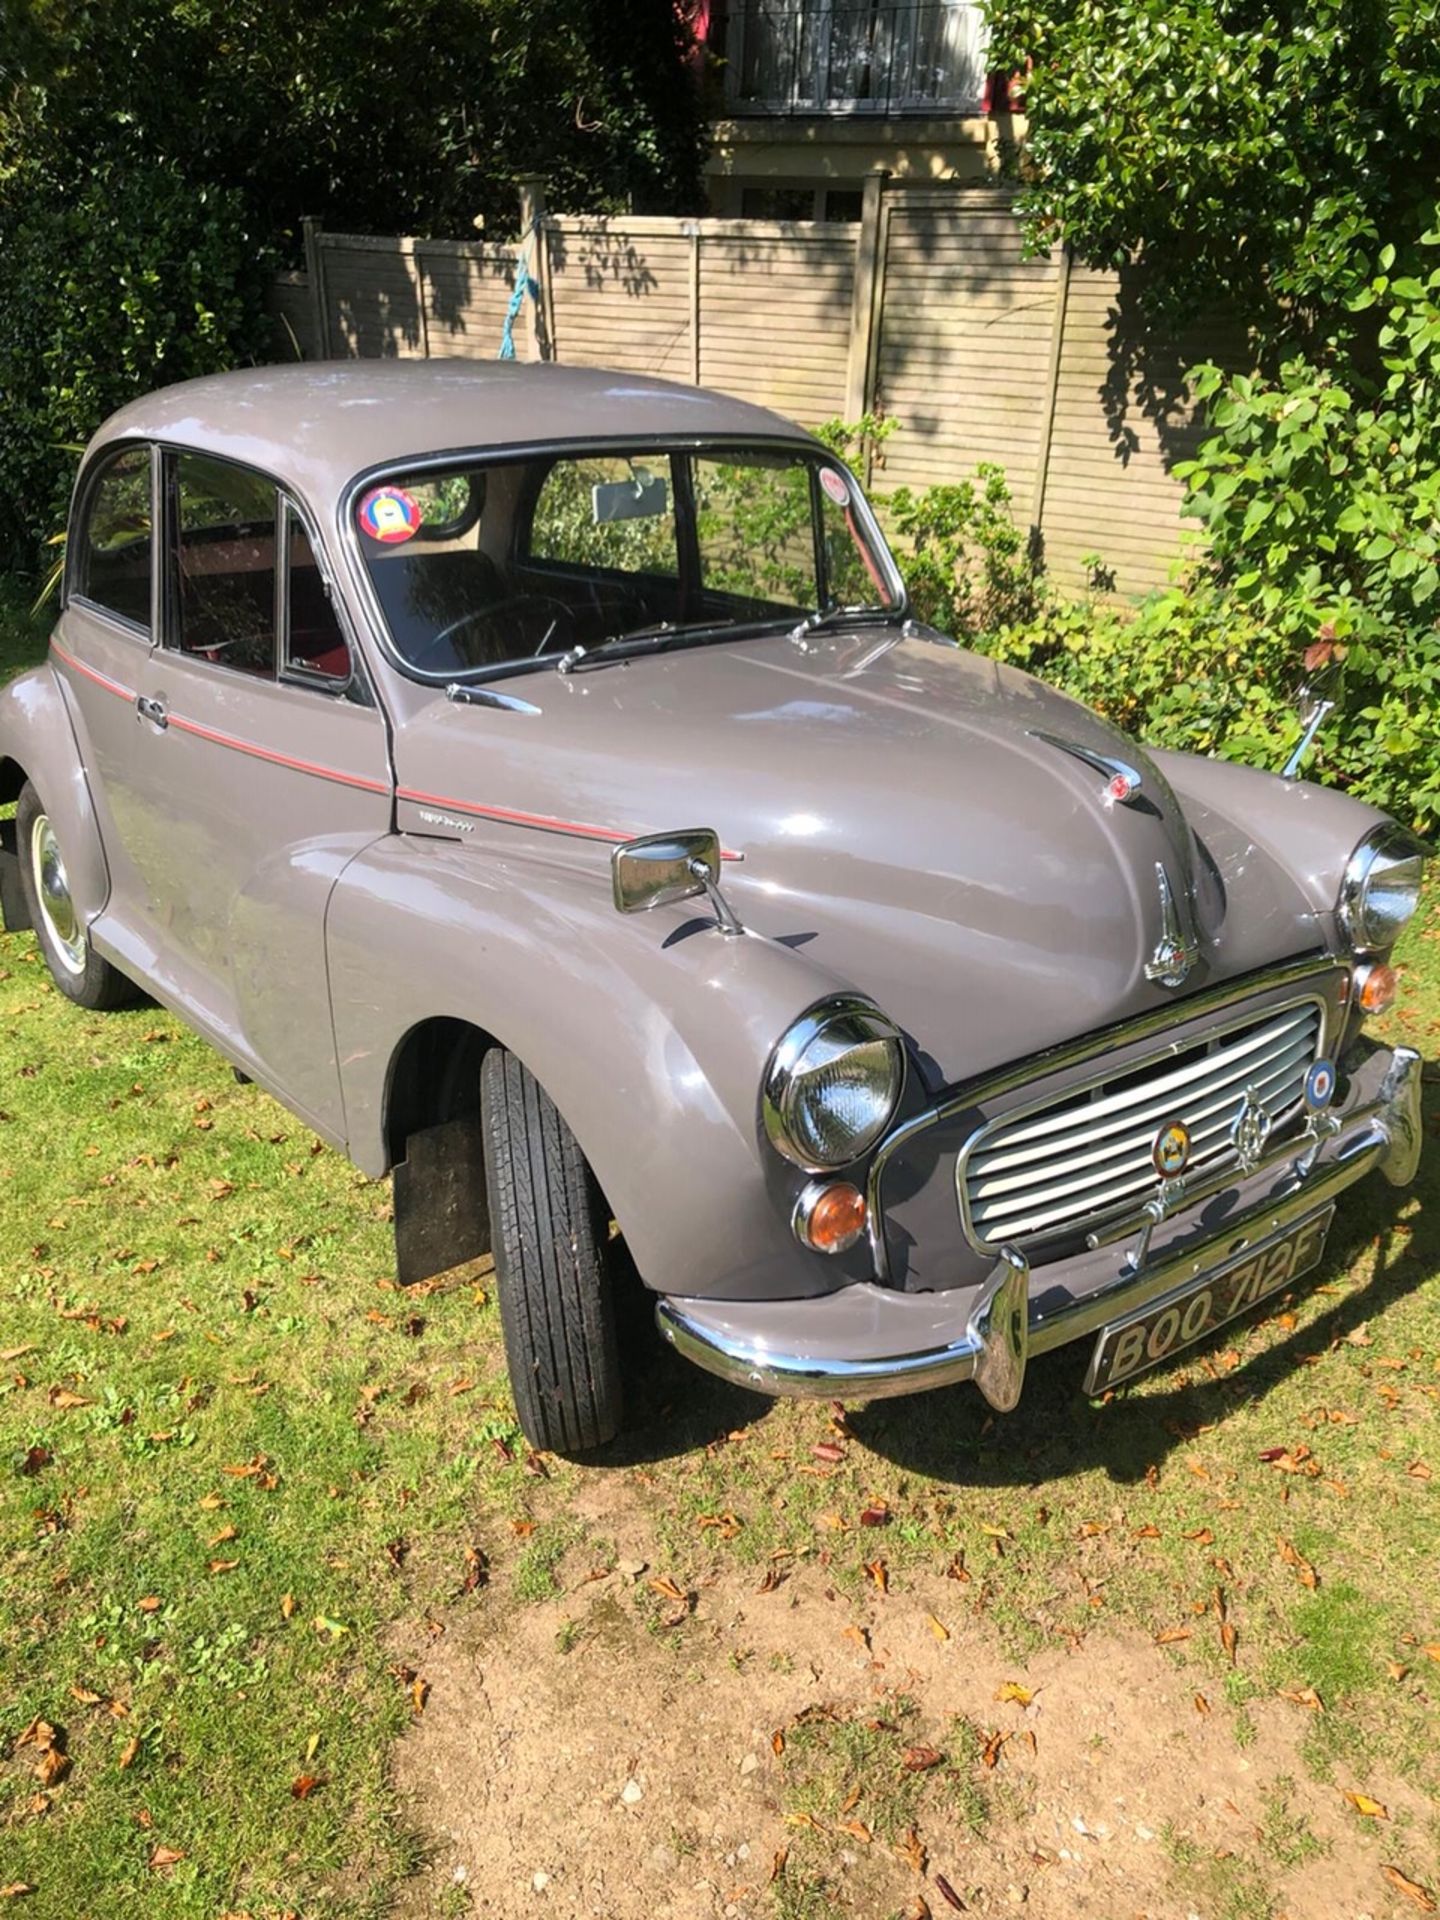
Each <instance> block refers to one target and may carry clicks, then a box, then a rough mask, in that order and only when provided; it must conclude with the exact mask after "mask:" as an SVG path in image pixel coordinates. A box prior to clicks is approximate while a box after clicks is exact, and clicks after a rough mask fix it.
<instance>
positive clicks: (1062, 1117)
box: [960, 1000, 1321, 1250]
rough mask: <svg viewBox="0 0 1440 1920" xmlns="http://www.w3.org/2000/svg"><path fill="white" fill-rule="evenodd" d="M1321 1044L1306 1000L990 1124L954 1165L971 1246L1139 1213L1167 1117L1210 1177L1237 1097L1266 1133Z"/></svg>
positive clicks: (1284, 1111) (1279, 1120) (1226, 1148)
mask: <svg viewBox="0 0 1440 1920" xmlns="http://www.w3.org/2000/svg"><path fill="white" fill-rule="evenodd" d="M1320 1035H1321V1018H1320V1008H1319V1006H1318V1005H1317V1004H1316V1003H1315V1002H1314V1001H1313V1000H1307V1001H1305V1002H1303V1003H1302V1004H1301V1005H1299V1006H1293V1007H1286V1008H1285V1009H1284V1010H1283V1011H1281V1012H1279V1013H1276V1014H1273V1015H1270V1016H1267V1017H1262V1018H1260V1019H1257V1020H1253V1021H1251V1022H1249V1023H1248V1024H1247V1025H1245V1026H1242V1027H1239V1028H1234V1027H1232V1028H1231V1029H1230V1030H1229V1031H1228V1032H1226V1033H1224V1034H1222V1035H1220V1036H1218V1037H1216V1038H1213V1039H1211V1040H1208V1041H1202V1042H1199V1043H1197V1044H1196V1045H1195V1046H1193V1047H1189V1048H1187V1049H1186V1050H1185V1051H1184V1052H1183V1053H1179V1054H1176V1053H1175V1052H1173V1051H1167V1052H1166V1053H1165V1054H1164V1055H1163V1056H1161V1057H1159V1058H1157V1059H1154V1060H1151V1061H1149V1062H1147V1063H1145V1064H1144V1065H1142V1066H1140V1067H1132V1068H1130V1069H1128V1070H1126V1071H1125V1072H1124V1073H1116V1074H1112V1075H1110V1076H1109V1077H1108V1078H1106V1079H1103V1080H1100V1081H1097V1082H1094V1083H1092V1084H1091V1085H1089V1086H1087V1087H1085V1088H1084V1089H1083V1090H1082V1091H1080V1092H1078V1093H1076V1092H1073V1091H1072V1092H1067V1093H1064V1094H1061V1095H1059V1096H1058V1097H1057V1098H1056V1099H1055V1100H1054V1101H1053V1102H1052V1103H1050V1104H1048V1105H1046V1106H1043V1107H1039V1108H1036V1107H1029V1108H1026V1109H1025V1110H1024V1111H1022V1112H1020V1113H1017V1114H1016V1115H1015V1116H1014V1117H1013V1118H1006V1119H1001V1120H997V1121H995V1122H994V1123H993V1124H992V1125H990V1126H987V1127H985V1128H983V1129H982V1130H981V1131H980V1133H979V1134H977V1135H976V1136H975V1138H974V1140H973V1141H972V1143H971V1145H970V1147H969V1150H968V1151H967V1152H966V1153H965V1155H964V1156H963V1159H962V1167H961V1174H960V1191H961V1199H962V1205H963V1209H964V1214H965V1224H966V1229H967V1232H968V1234H969V1237H970V1239H971V1240H972V1241H973V1242H974V1243H975V1244H976V1245H977V1246H980V1247H982V1248H984V1249H986V1250H989V1249H992V1248H994V1247H997V1246H1000V1245H1002V1244H1009V1243H1011V1242H1015V1243H1017V1244H1019V1245H1021V1246H1023V1245H1024V1244H1025V1243H1026V1242H1027V1241H1033V1240H1037V1239H1045V1240H1048V1239H1051V1238H1052V1237H1054V1236H1058V1235H1067V1234H1078V1233H1081V1232H1083V1231H1086V1230H1089V1229H1091V1228H1093V1227H1095V1226H1096V1225H1098V1224H1099V1223H1100V1222H1102V1221H1104V1220H1106V1219H1113V1218H1121V1217H1123V1216H1124V1215H1126V1214H1127V1213H1130V1212H1134V1211H1136V1210H1138V1208H1139V1207H1140V1206H1141V1205H1143V1203H1144V1201H1145V1200H1146V1199H1147V1198H1148V1197H1149V1195H1150V1193H1151V1192H1153V1191H1154V1188H1155V1185H1156V1180H1157V1175H1156V1172H1155V1169H1154V1166H1153V1164H1152V1162H1151V1158H1150V1155H1151V1148H1152V1146H1153V1143H1154V1140H1155V1135H1156V1133H1157V1132H1158V1131H1159V1129H1160V1128H1161V1127H1163V1126H1164V1125H1165V1124H1166V1123H1167V1122H1168V1121H1171V1120H1183V1121H1184V1122H1185V1124H1186V1126H1187V1127H1188V1128H1189V1129H1190V1137H1191V1142H1192V1146H1191V1156H1190V1166H1191V1169H1193V1170H1194V1171H1195V1172H1197V1173H1199V1174H1202V1175H1203V1174H1204V1173H1206V1172H1210V1173H1214V1172H1218V1171H1220V1170H1221V1169H1223V1168H1224V1166H1225V1165H1226V1164H1227V1163H1228V1162H1233V1161H1234V1160H1235V1158H1236V1154H1235V1149H1234V1146H1233V1145H1232V1143H1231V1139H1230V1130H1231V1128H1232V1127H1233V1125H1234V1123H1235V1118H1236V1114H1237V1112H1238V1110H1239V1107H1240V1103H1241V1101H1242V1099H1243V1098H1244V1096H1245V1094H1246V1093H1247V1092H1250V1093H1252V1094H1253V1095H1254V1097H1255V1098H1256V1099H1257V1100H1258V1101H1259V1102H1260V1103H1261V1104H1262V1105H1263V1106H1264V1107H1265V1109H1266V1110H1267V1112H1268V1113H1269V1115H1270V1119H1271V1123H1272V1131H1273V1130H1274V1128H1276V1127H1279V1126H1280V1125H1282V1124H1283V1122H1284V1121H1285V1120H1286V1119H1288V1118H1289V1117H1290V1116H1291V1115H1292V1114H1294V1113H1295V1112H1296V1111H1297V1110H1298V1108H1299V1106H1300V1103H1301V1099H1302V1095H1303V1092H1304V1085H1305V1072H1306V1069H1307V1068H1308V1067H1309V1065H1310V1063H1311V1061H1312V1060H1314V1059H1315V1057H1316V1055H1317V1053H1318V1051H1319V1047H1320Z"/></svg>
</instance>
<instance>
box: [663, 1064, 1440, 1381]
mask: <svg viewBox="0 0 1440 1920" xmlns="http://www.w3.org/2000/svg"><path fill="white" fill-rule="evenodd" d="M1419 1118H1420V1055H1419V1054H1418V1053H1417V1052H1416V1051H1415V1049H1414V1048H1413V1047H1397V1048H1396V1049H1395V1051H1394V1054H1393V1055H1392V1057H1391V1061H1390V1064H1389V1067H1388V1068H1387V1070H1386V1073H1385V1077H1384V1080H1383V1082H1382V1084H1381V1087H1380V1091H1379V1096H1378V1098H1377V1099H1376V1100H1374V1101H1373V1102H1372V1103H1370V1104H1369V1105H1367V1106H1365V1107H1363V1108H1361V1109H1359V1110H1358V1111H1357V1112H1355V1113H1353V1114H1351V1115H1350V1116H1349V1117H1348V1120H1347V1123H1346V1125H1345V1127H1344V1130H1343V1131H1342V1132H1341V1133H1340V1134H1339V1135H1338V1136H1336V1138H1335V1141H1334V1145H1333V1149H1332V1151H1331V1154H1330V1157H1329V1158H1327V1159H1326V1160H1325V1161H1324V1162H1323V1163H1322V1164H1321V1165H1319V1166H1314V1163H1313V1162H1312V1163H1311V1164H1312V1168H1313V1171H1310V1172H1308V1173H1303V1174H1302V1173H1299V1172H1296V1173H1295V1174H1293V1175H1292V1183H1291V1184H1290V1186H1289V1187H1288V1189H1287V1190H1286V1191H1285V1192H1283V1193H1282V1194H1280V1195H1279V1196H1278V1197H1277V1196H1274V1195H1272V1196H1270V1197H1268V1198H1267V1199H1265V1200H1264V1201H1262V1202H1261V1203H1260V1204H1259V1205H1257V1206H1253V1207H1251V1208H1249V1209H1247V1210H1246V1212H1244V1213H1242V1214H1238V1215H1237V1216H1236V1217H1235V1218H1234V1219H1233V1220H1230V1221H1227V1222H1226V1223H1225V1224H1224V1226H1223V1227H1222V1228H1221V1229H1220V1230H1219V1231H1218V1232H1217V1233H1215V1234H1214V1235H1212V1236H1211V1237H1210V1238H1209V1239H1208V1240H1206V1241H1204V1242H1203V1243H1202V1244H1201V1245H1199V1246H1198V1247H1197V1246H1193V1245H1192V1246H1189V1247H1187V1248H1185V1249H1183V1250H1182V1251H1180V1252H1178V1253H1173V1254H1170V1255H1168V1257H1167V1256H1165V1255H1162V1256H1161V1257H1160V1258H1159V1259H1157V1260H1156V1261H1155V1262H1154V1263H1153V1264H1152V1265H1150V1266H1147V1267H1146V1268H1145V1270H1144V1271H1143V1272H1141V1273H1138V1274H1137V1273H1134V1272H1131V1271H1129V1270H1127V1269H1124V1268H1122V1269H1121V1270H1120V1271H1119V1272H1118V1273H1117V1274H1116V1276H1115V1278H1114V1280H1113V1281H1112V1282H1111V1283H1110V1284H1109V1285H1107V1286H1104V1287H1100V1288H1098V1289H1097V1290H1096V1291H1095V1292H1094V1293H1090V1294H1085V1295H1082V1296H1081V1297H1079V1298H1078V1299H1077V1298H1072V1299H1069V1300H1062V1301H1061V1302H1060V1303H1059V1304H1057V1305H1055V1306H1052V1307H1051V1308H1050V1309H1049V1310H1048V1311H1047V1310H1046V1309H1045V1308H1044V1307H1043V1306H1042V1305H1040V1304H1039V1303H1037V1302H1036V1301H1033V1300H1032V1301H1031V1302H1030V1303H1029V1310H1028V1314H1027V1321H1026V1327H1025V1331H1024V1333H1023V1334H1022V1333H1020V1332H1019V1330H1018V1329H1017V1328H1014V1327H1013V1326H1012V1327H1009V1328H1004V1327H1001V1326H993V1327H992V1324H991V1320H992V1319H993V1316H987V1315H986V1314H984V1313H977V1311H976V1308H977V1305H979V1304H983V1303H984V1302H986V1301H987V1300H990V1301H995V1302H996V1303H999V1304H1002V1306H1003V1304H1007V1299H1006V1296H1007V1295H1008V1296H1009V1299H1010V1300H1013V1297H1014V1293H1015V1290H1016V1276H1017V1274H1019V1273H1020V1272H1022V1271H1023V1269H1024V1263H1023V1259H1022V1258H1021V1257H1020V1256H1018V1255H1008V1254H1007V1256H1006V1258H1005V1259H1004V1260H1002V1262H1001V1263H1000V1264H999V1266H998V1267H997V1269H996V1272H995V1273H994V1274H992V1275H991V1277H990V1280H989V1281H988V1282H987V1283H986V1284H985V1286H984V1287H983V1288H982V1289H981V1295H980V1302H979V1303H977V1301H976V1298H975V1295H974V1293H973V1291H972V1292H970V1293H967V1294H966V1296H965V1299H966V1301H968V1302H969V1303H970V1308H971V1310H970V1314H969V1317H968V1318H967V1319H966V1321H965V1322H964V1323H963V1326H962V1329H961V1331H960V1332H959V1333H958V1334H957V1337H956V1338H955V1339H954V1340H952V1341H949V1342H947V1343H946V1344H944V1345H940V1346H934V1347H928V1348H925V1349H923V1350H922V1351H919V1352H915V1353H901V1354H887V1355H882V1356H879V1357H867V1356H865V1355H855V1356H853V1357H852V1356H849V1355H846V1356H844V1357H836V1356H834V1355H827V1356H824V1357H820V1358H815V1357H811V1356H809V1355H806V1354H804V1353H797V1352H794V1351H788V1352H787V1351H781V1350H779V1349H776V1348H772V1347H770V1346H768V1345H767V1344H766V1343H765V1342H764V1341H763V1340H760V1339H745V1338H742V1337H739V1336H735V1337H730V1336H726V1335H722V1334H720V1333H719V1332H718V1331H717V1330H716V1329H715V1328H714V1327H713V1326H710V1325H707V1324H704V1322H703V1321H702V1319H701V1317H700V1314H699V1311H698V1310H699V1309H702V1308H703V1307H705V1306H706V1305H708V1304H709V1303H707V1302H703V1301H693V1302H692V1301H686V1300H681V1299H662V1300H660V1301H659V1302H658V1304H657V1306H656V1309H655V1317H656V1320H657V1322H658V1323H659V1326H660V1330H661V1332H662V1333H663V1335H664V1336H665V1338H666V1339H667V1340H668V1341H669V1342H670V1344H671V1346H673V1347H674V1348H675V1349H676V1351H677V1352H678V1353H682V1354H684V1356H685V1357H686V1358H687V1359H689V1360H693V1361H694V1362H695V1363H696V1364H697V1365H698V1366H701V1367H703V1368H705V1369H706V1371H707V1372H710V1373H714V1374H718V1375H719V1376H720V1377H721V1378H722V1379H724V1380H728V1381H730V1382H732V1383H733V1384H734V1385H736V1386H740V1387H746V1388H749V1389H750V1390H751V1391H752V1392H760V1393H768V1394H775V1395H779V1396H785V1397H789V1398H799V1399H825V1398H828V1397H830V1396H832V1395H838V1396H840V1397H842V1398H844V1397H847V1396H849V1397H851V1398H854V1399H868V1400H880V1399H888V1398H893V1397H895V1396H896V1395H899V1394H907V1393H921V1392H924V1391H926V1390H928V1389H929V1388H932V1387H944V1386H950V1385H952V1384H954V1383H956V1382H959V1381H963V1380H970V1379H975V1378H976V1377H977V1375H978V1374H979V1372H980V1371H981V1370H982V1368H983V1367H984V1365H985V1361H986V1359H987V1348H989V1349H990V1351H991V1352H992V1353H993V1352H994V1351H995V1349H996V1348H997V1346H998V1344H999V1342H1000V1340H1001V1339H1002V1338H1005V1339H1007V1343H1008V1345H1009V1353H1010V1365H1009V1367H1008V1369H1006V1370H1005V1372H1004V1373H1002V1375H1001V1379H1002V1381H1003V1382H1004V1384H1001V1385H1000V1392H1001V1395H1002V1397H1005V1396H1006V1393H1007V1388H1009V1387H1012V1386H1013V1385H1014V1382H1015V1376H1016V1374H1017V1373H1020V1374H1022V1377H1023V1367H1024V1361H1025V1358H1026V1357H1027V1356H1028V1355H1031V1354H1037V1353H1048V1352H1049V1351H1050V1350H1051V1349H1052V1348H1055V1347H1059V1346H1064V1345H1066V1344H1067V1343H1068V1342H1069V1341H1072V1340H1081V1339H1084V1338H1085V1337H1086V1336H1087V1335H1090V1334H1095V1333H1098V1332H1099V1331H1100V1329H1101V1328H1102V1327H1104V1326H1108V1325H1109V1324H1110V1323H1111V1322H1112V1321H1115V1320H1120V1319H1124V1318H1125V1317H1126V1316H1127V1315H1129V1314H1131V1313H1134V1312H1137V1311H1140V1310H1142V1309H1144V1308H1146V1307H1148V1306H1151V1305H1154V1304H1155V1303H1156V1302H1158V1301H1160V1300H1163V1299H1164V1298H1165V1297H1166V1296H1167V1295H1169V1294H1171V1293H1175V1292H1177V1291H1181V1290H1184V1289H1186V1288H1188V1287H1190V1286H1191V1285H1193V1284H1194V1283H1196V1282H1198V1281H1201V1280H1203V1279H1204V1278H1205V1276H1206V1275H1207V1274H1209V1273H1212V1272H1215V1271H1216V1270H1217V1269H1220V1268H1222V1267H1227V1266H1230V1265H1233V1264H1234V1262H1235V1261H1237V1260H1239V1259H1241V1258H1242V1257H1243V1256H1244V1255H1246V1254H1247V1253H1258V1252H1261V1251H1263V1249H1264V1248H1265V1247H1266V1246H1267V1245H1268V1244H1269V1243H1270V1242H1271V1241H1272V1240H1276V1239H1278V1238H1280V1237H1281V1236H1283V1235H1284V1234H1286V1233H1288V1232H1289V1231H1290V1230H1291V1228H1292V1227H1294V1226H1296V1225H1298V1223H1299V1222H1300V1221H1302V1220H1304V1219H1306V1218H1307V1217H1308V1216H1309V1215H1311V1214H1313V1213H1317V1212H1319V1211H1320V1210H1321V1209H1322V1208H1323V1207H1325V1206H1327V1205H1328V1204H1329V1203H1330V1202H1331V1201H1332V1200H1334V1199H1335V1198H1336V1197H1337V1196H1338V1195H1339V1194H1341V1193H1343V1192H1344V1191H1345V1189H1346V1188H1347V1187H1350V1186H1353V1185H1354V1183H1355V1182H1356V1181H1357V1180H1360V1179H1362V1178H1363V1177H1364V1176H1365V1174H1367V1173H1369V1172H1370V1171H1371V1170H1372V1169H1374V1168H1377V1167H1378V1168H1379V1170H1380V1171H1381V1172H1382V1173H1384V1174H1385V1175H1386V1176H1387V1178H1389V1179H1391V1180H1392V1181H1394V1182H1395V1183H1396V1184H1397V1185H1399V1184H1404V1183H1405V1181H1406V1180H1408V1179H1409V1178H1411V1177H1413V1175H1414V1171H1415V1163H1416V1160H1417V1159H1418V1141H1419ZM855 1285H856V1287H858V1288H863V1289H864V1291H865V1293H866V1295H867V1296H868V1297H869V1298H870V1299H871V1300H873V1301H874V1303H875V1306H876V1308H877V1311H883V1308H884V1305H885V1302H886V1301H887V1300H889V1301H894V1299H895V1298H896V1296H895V1295H894V1294H892V1293H891V1292H890V1291H889V1289H887V1288H883V1287H878V1286H876V1285H875V1283H874V1282H873V1281H859V1282H856V1283H855ZM842 1291H850V1289H844V1290H842ZM836 1297H837V1296H833V1295H832V1296H825V1295H821V1296H819V1297H817V1298H816V1299H814V1300H812V1301H809V1302H804V1303H796V1302H793V1301H792V1302H786V1303H783V1304H785V1305H786V1306H787V1307H789V1308H790V1309H792V1310H793V1309H794V1308H795V1307H796V1305H797V1304H803V1305H804V1306H805V1308H806V1309H807V1311H811V1312H814V1313H817V1314H823V1312H824V1308H825V1301H826V1299H827V1298H836ZM1042 1298H1043V1296H1042ZM687 1308H688V1309H690V1311H689V1312H687ZM963 1310H964V1309H963V1305H957V1316H958V1312H959V1311H963ZM1002 1318H1003V1314H1002ZM996 1384H999V1383H996Z"/></svg>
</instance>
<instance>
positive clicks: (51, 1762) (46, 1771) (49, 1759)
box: [35, 1747, 70, 1787]
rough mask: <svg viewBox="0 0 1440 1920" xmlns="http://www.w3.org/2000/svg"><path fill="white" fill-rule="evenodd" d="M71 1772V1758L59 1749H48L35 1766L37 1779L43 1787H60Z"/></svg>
mask: <svg viewBox="0 0 1440 1920" xmlns="http://www.w3.org/2000/svg"><path fill="white" fill-rule="evenodd" d="M69 1771H70V1756H69V1754H68V1753H62V1752H61V1751H60V1749H59V1748H58V1747H46V1748H45V1750H44V1752H43V1753H42V1754H41V1755H40V1758H39V1760H38V1761H37V1763H36V1766H35V1778H36V1779H37V1780H38V1781H39V1782H40V1784H41V1786H42V1787H58V1786H59V1784H60V1782H61V1781H62V1780H63V1779H64V1778H65V1776H66V1774H67V1773H69Z"/></svg>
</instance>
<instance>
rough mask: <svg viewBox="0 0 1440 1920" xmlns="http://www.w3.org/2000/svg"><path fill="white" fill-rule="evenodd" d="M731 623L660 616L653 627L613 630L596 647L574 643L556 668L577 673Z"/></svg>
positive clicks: (724, 626)
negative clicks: (683, 621)
mask: <svg viewBox="0 0 1440 1920" xmlns="http://www.w3.org/2000/svg"><path fill="white" fill-rule="evenodd" d="M728 624H729V623H728V622H725V621H715V620H702V621H694V622H691V623H690V624H689V625H688V626H686V625H681V624H679V623H677V622H676V621H674V620H657V621H656V623H655V625H654V626H653V627H632V628H631V629H630V630H629V632H627V633H612V634H610V635H608V636H607V637H606V638H605V639H604V640H597V641H596V642H595V644H594V646H593V647H585V646H575V647H571V648H570V650H569V652H568V653H562V654H561V656H560V658H559V659H558V660H557V661H556V662H555V671H556V672H557V673H574V671H575V669H576V668H577V667H579V666H590V665H593V664H598V663H599V662H600V661H602V660H607V659H609V660H615V659H620V660H624V659H628V658H629V656H630V654H631V652H632V651H633V652H635V653H656V652H658V651H659V650H660V649H661V648H662V647H668V646H669V645H670V644H671V642H672V641H674V640H698V639H701V638H703V636H704V635H706V634H710V633H723V632H724V631H726V629H727V627H728Z"/></svg>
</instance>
